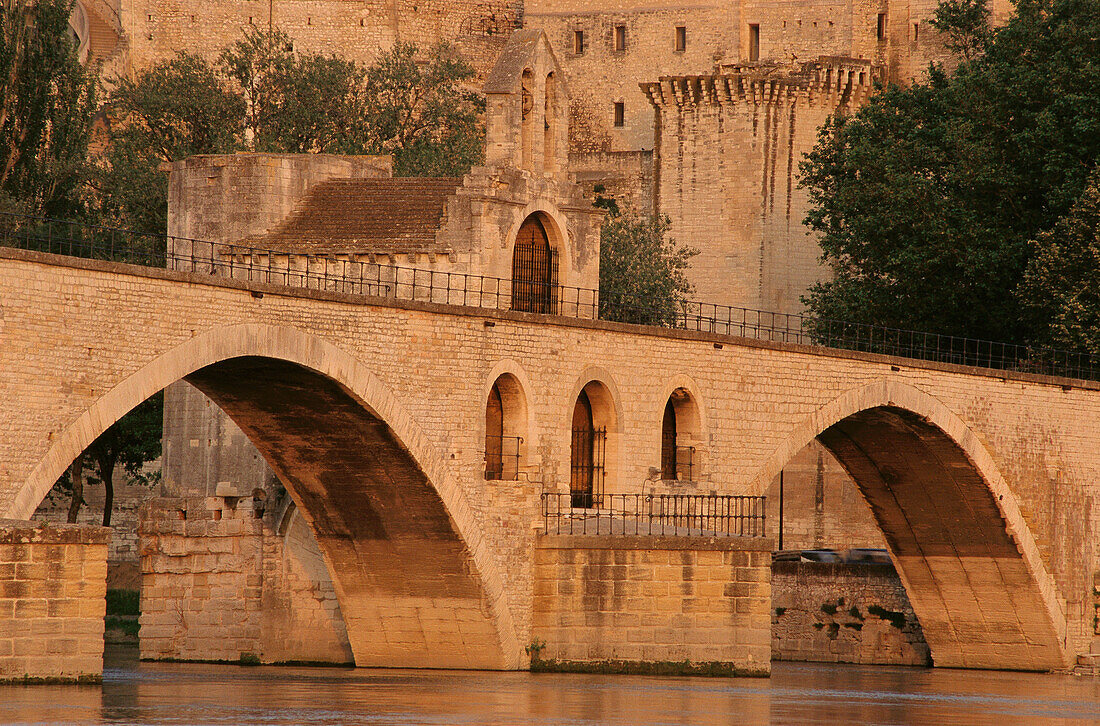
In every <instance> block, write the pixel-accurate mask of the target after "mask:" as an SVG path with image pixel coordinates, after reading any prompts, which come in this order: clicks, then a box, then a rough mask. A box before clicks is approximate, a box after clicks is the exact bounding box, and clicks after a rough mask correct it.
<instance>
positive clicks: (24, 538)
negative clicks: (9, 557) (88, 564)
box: [0, 519, 111, 545]
mask: <svg viewBox="0 0 1100 726" xmlns="http://www.w3.org/2000/svg"><path fill="white" fill-rule="evenodd" d="M38 543H42V544H83V545H88V544H102V545H106V544H110V543H111V528H110V527H98V526H96V525H91V524H58V523H54V522H40V521H30V520H26V519H0V544H38Z"/></svg>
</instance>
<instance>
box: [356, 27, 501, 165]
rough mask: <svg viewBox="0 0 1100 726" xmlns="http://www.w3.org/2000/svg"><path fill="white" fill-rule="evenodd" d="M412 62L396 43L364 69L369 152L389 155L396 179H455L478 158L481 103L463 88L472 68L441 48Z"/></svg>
mask: <svg viewBox="0 0 1100 726" xmlns="http://www.w3.org/2000/svg"><path fill="white" fill-rule="evenodd" d="M417 57H418V50H417V48H416V46H414V45H410V44H408V43H397V44H396V45H394V47H393V48H392V49H390V50H389V51H388V52H386V53H383V54H382V55H381V56H380V57H379V58H378V60H377V61H375V62H374V63H373V64H372V65H371V66H370V67H369V68H368V69H367V73H366V87H365V89H364V93H365V98H366V109H367V115H366V116H365V118H364V124H365V127H366V133H367V134H368V138H369V140H370V153H374V154H393V166H394V174H396V175H397V176H461V175H463V174H465V173H466V172H467V171H469V170H470V167H471V166H474V165H475V164H478V163H480V162H481V160H482V159H483V158H484V139H485V129H484V124H483V122H482V121H481V114H482V112H483V111H484V109H485V101H484V99H483V98H482V97H481V95H480V94H478V93H477V92H475V91H473V90H470V89H469V88H467V85H468V84H469V83H470V82H472V80H473V79H474V77H475V72H474V69H473V67H472V66H470V65H469V64H468V63H466V62H465V61H464V60H462V58H461V57H460V56H459V55H458V53H457V52H456V51H455V49H454V48H453V47H452V46H450V45H447V44H446V43H441V44H439V45H436V46H434V47H432V48H431V49H429V50H428V52H427V54H426V57H425V58H424V59H423V62H418V61H417Z"/></svg>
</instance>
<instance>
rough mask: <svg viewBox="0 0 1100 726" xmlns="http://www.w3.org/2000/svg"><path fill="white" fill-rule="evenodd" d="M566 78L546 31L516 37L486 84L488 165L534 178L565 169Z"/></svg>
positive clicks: (566, 141)
mask: <svg viewBox="0 0 1100 726" xmlns="http://www.w3.org/2000/svg"><path fill="white" fill-rule="evenodd" d="M568 97H569V96H568V91H567V89H566V84H565V75H564V73H563V72H562V69H561V66H560V65H559V63H558V59H557V57H556V56H555V55H554V51H553V49H552V48H551V47H550V41H549V40H547V38H546V33H545V32H543V31H542V30H520V31H517V32H516V33H514V34H513V35H512V37H511V39H510V40H509V42H508V45H507V47H505V49H504V51H503V52H502V53H501V56H500V59H499V60H498V61H497V64H496V66H494V67H493V70H492V72H491V73H490V74H489V78H488V80H487V81H486V82H485V98H486V129H485V162H486V165H487V166H490V167H512V168H517V169H523V170H525V171H529V172H531V173H533V174H540V175H543V174H544V175H549V176H553V175H557V174H559V173H563V172H564V170H565V168H566V161H567V155H568V144H569V137H568V131H569V129H568V124H569V101H568Z"/></svg>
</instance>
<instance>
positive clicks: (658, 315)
mask: <svg viewBox="0 0 1100 726" xmlns="http://www.w3.org/2000/svg"><path fill="white" fill-rule="evenodd" d="M669 226H670V223H669V220H668V218H667V217H660V216H654V215H643V214H639V213H638V212H636V211H633V210H628V211H626V212H623V213H620V214H612V215H611V216H609V217H608V219H607V220H606V221H605V222H604V225H603V228H602V229H601V231H600V318H602V319H604V320H615V321H618V322H622V323H638V324H642V325H671V324H672V323H673V322H674V321H675V319H676V317H677V315H679V314H680V313H682V311H683V310H684V306H685V303H687V301H688V298H689V296H690V295H691V293H692V291H693V290H692V286H691V283H689V282H688V280H687V276H686V275H685V274H684V271H685V270H686V269H687V267H688V264H689V261H690V260H691V258H692V257H694V256H695V255H697V254H699V252H698V250H695V249H692V248H690V247H679V246H677V244H676V243H675V242H674V241H673V240H671V239H669V238H668V236H667V233H668V229H669Z"/></svg>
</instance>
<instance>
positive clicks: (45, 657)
mask: <svg viewBox="0 0 1100 726" xmlns="http://www.w3.org/2000/svg"><path fill="white" fill-rule="evenodd" d="M110 539H111V531H110V530H109V529H107V528H106V527H93V526H87V525H78V524H47V523H44V522H28V521H25V520H13V519H0V682H2V681H27V682H36V681H51V682H55V681H95V680H98V679H99V678H100V677H101V676H102V675H103V611H104V607H105V602H106V601H105V599H104V597H105V595H106V580H107V564H106V559H107V544H108V542H110Z"/></svg>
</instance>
